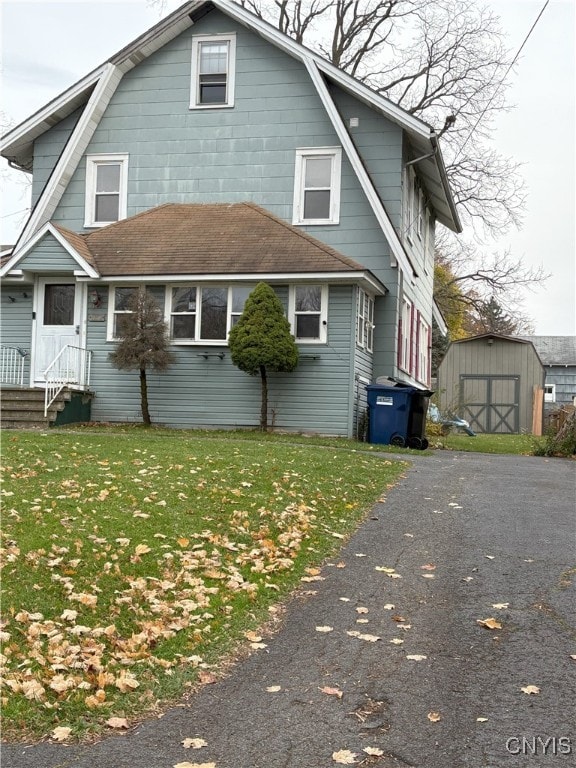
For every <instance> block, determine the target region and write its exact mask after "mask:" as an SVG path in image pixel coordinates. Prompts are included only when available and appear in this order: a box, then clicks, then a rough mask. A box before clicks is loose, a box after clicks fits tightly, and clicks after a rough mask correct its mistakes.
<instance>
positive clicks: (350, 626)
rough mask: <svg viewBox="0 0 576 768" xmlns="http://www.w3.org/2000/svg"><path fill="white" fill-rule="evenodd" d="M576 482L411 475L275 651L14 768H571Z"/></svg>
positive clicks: (444, 458)
mask: <svg viewBox="0 0 576 768" xmlns="http://www.w3.org/2000/svg"><path fill="white" fill-rule="evenodd" d="M386 458H389V457H388V456H387V457H386ZM575 469H576V464H574V462H571V461H569V460H562V459H553V460H552V459H550V460H548V459H544V458H533V457H520V456H518V457H517V456H514V457H512V456H491V455H483V454H465V453H450V452H437V453H436V454H435V455H434V456H433V457H429V458H427V457H417V458H415V460H414V463H413V465H412V468H411V469H410V470H409V471H408V472H407V473H406V477H405V478H404V479H403V480H402V481H401V482H400V483H399V484H398V485H397V486H396V487H395V488H394V489H393V490H392V491H390V492H389V493H388V494H387V498H386V501H385V502H383V503H379V504H377V505H376V506H375V507H374V509H373V512H372V514H371V515H370V516H369V517H368V519H367V520H366V522H365V523H364V524H363V525H362V526H361V527H360V528H359V530H358V531H357V533H356V534H355V535H354V536H353V537H352V539H351V540H350V541H349V542H348V544H347V545H346V546H345V547H344V548H343V550H342V551H341V552H340V553H339V555H338V557H336V558H334V559H333V560H331V561H330V562H328V563H327V564H326V565H325V567H324V568H323V569H322V577H323V580H322V581H317V582H312V583H307V584H303V585H302V590H301V592H300V593H299V594H298V595H297V596H295V598H294V599H293V600H292V601H291V602H290V604H289V605H288V606H287V612H286V615H285V618H284V621H283V623H282V625H281V627H280V630H279V631H278V632H277V633H276V634H275V635H274V636H273V637H270V638H266V643H267V647H266V648H265V649H263V650H260V651H257V652H255V653H254V654H253V655H252V656H250V657H249V658H247V659H246V660H245V661H243V662H240V663H238V664H237V665H236V666H235V667H234V668H233V669H232V670H231V672H230V674H229V675H228V676H227V677H226V678H224V679H223V680H221V681H219V682H217V683H215V684H211V685H207V686H205V687H204V688H203V689H202V690H200V691H199V692H197V693H196V694H194V695H193V696H192V697H191V698H190V699H189V700H188V701H186V702H183V704H182V706H180V707H176V708H174V709H171V710H170V711H168V712H167V713H166V714H165V715H164V716H163V717H162V718H159V719H153V720H149V721H146V722H145V723H143V724H141V725H139V726H138V727H136V728H134V729H133V730H132V731H131V732H128V733H126V734H123V735H114V736H112V737H109V738H106V739H104V740H103V741H101V742H99V743H97V744H94V745H91V746H80V747H79V746H64V745H58V744H48V743H43V744H39V745H35V746H24V745H11V746H4V748H3V750H2V766H3V768H172V766H175V765H177V764H178V763H191V764H192V765H194V764H196V763H198V764H200V765H203V764H207V765H209V766H211V765H212V764H215V766H216V768H332V767H333V766H336V765H338V764H339V763H337V762H335V760H334V758H333V753H336V754H337V755H338V753H339V754H340V756H341V757H340V759H347V758H346V756H347V755H349V754H350V753H352V756H351V757H349V758H348V759H351V760H354V761H355V763H350V764H358V765H365V766H375V768H405V767H406V766H418V767H419V768H466V767H468V766H470V767H471V768H505V767H506V766H524V765H527V766H530V768H533V766H551V765H553V766H556V765H558V766H561V765H566V766H573V765H576V733H575V732H574V714H575V702H576V685H575V682H574V678H575V675H576V660H574V659H573V658H571V654H576V627H575V610H574V609H575V607H576V606H575V603H576V601H575V594H574V583H575V581H576V512H575V499H576V494H575V489H576V483H575V478H576V475H575ZM343 566H344V567H343ZM384 569H386V570H384ZM390 569H394V571H391V570H390ZM392 606H393V607H392ZM495 606H499V607H495ZM490 618H494V619H496V620H497V622H499V623H500V624H501V628H496V629H490V628H488V627H486V626H483V625H481V624H479V623H478V622H479V621H484V620H486V619H490ZM359 621H361V623H359ZM318 627H323V628H327V627H331V628H332V629H331V630H330V631H318V629H317V628H318ZM363 636H364V637H363ZM374 637H376V638H379V639H377V640H374ZM398 641H402V642H398ZM410 657H412V658H410ZM528 686H535V687H536V689H538V692H536V693H526V692H524V691H523V690H522V688H527V690H534V689H530V688H528ZM322 689H324V690H322ZM330 689H333V690H334V691H339V692H341V695H340V694H339V693H336V692H333V693H330ZM195 737H196V738H201V739H204V740H205V741H206V742H207V746H205V747H202V748H201V749H198V750H193V749H185V748H184V747H183V745H182V741H183V740H184V739H186V738H195ZM366 749H368V750H371V751H372V754H370V752H367V751H365V750H366Z"/></svg>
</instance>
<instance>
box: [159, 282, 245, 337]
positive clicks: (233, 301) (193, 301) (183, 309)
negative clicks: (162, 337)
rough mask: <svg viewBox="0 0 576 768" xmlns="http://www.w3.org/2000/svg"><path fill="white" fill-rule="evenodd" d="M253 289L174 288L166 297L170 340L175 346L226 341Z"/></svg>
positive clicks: (234, 286) (233, 287)
mask: <svg viewBox="0 0 576 768" xmlns="http://www.w3.org/2000/svg"><path fill="white" fill-rule="evenodd" d="M253 289H254V286H253V285H202V286H190V285H183V286H176V287H172V288H171V289H170V292H169V295H168V306H167V315H168V316H169V327H170V338H171V340H172V341H173V342H174V343H176V344H178V343H180V344H186V343H188V344H191V343H194V342H197V343H201V342H209V343H216V344H220V343H223V342H225V341H226V339H227V338H228V333H229V332H230V329H231V328H232V327H233V326H234V325H236V323H237V322H238V320H239V319H240V317H241V315H242V312H243V311H244V304H245V303H246V299H247V298H248V296H249V295H250V293H251V291H252V290H253Z"/></svg>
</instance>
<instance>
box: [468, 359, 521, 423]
mask: <svg viewBox="0 0 576 768" xmlns="http://www.w3.org/2000/svg"><path fill="white" fill-rule="evenodd" d="M460 406H461V413H462V417H463V418H465V419H466V420H467V421H469V422H470V426H471V427H472V429H473V430H474V431H475V432H490V433H495V432H498V433H503V434H510V433H512V434H517V433H518V432H519V431H520V377H519V376H467V375H464V374H462V375H461V376H460Z"/></svg>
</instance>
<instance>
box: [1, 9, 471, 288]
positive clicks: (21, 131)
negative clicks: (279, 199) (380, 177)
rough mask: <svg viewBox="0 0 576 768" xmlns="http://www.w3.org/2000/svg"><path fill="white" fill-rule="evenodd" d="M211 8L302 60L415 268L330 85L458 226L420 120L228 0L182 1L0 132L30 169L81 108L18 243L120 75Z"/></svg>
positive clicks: (53, 203) (387, 230)
mask: <svg viewBox="0 0 576 768" xmlns="http://www.w3.org/2000/svg"><path fill="white" fill-rule="evenodd" d="M214 8H216V9H218V10H219V11H221V12H222V13H224V14H226V15H228V16H229V17H231V18H233V19H235V20H236V21H237V22H238V23H240V24H242V25H244V26H245V27H247V28H249V29H250V30H251V31H252V32H254V33H256V34H258V35H260V36H261V37H263V38H264V39H266V40H267V41H268V42H270V43H272V44H273V45H275V46H277V47H279V48H281V49H282V50H283V51H285V52H286V53H287V54H289V55H290V56H292V57H293V58H295V59H297V60H299V61H301V62H302V63H303V65H304V66H305V68H306V70H307V72H308V74H309V76H310V78H311V81H312V82H313V84H314V86H315V88H316V90H317V92H318V95H319V97H320V99H321V101H322V103H323V105H324V107H325V109H326V112H327V114H328V116H329V118H330V120H331V122H332V125H333V127H334V130H335V132H336V134H337V135H338V137H339V140H340V142H341V144H342V147H343V149H344V151H345V153H346V155H347V157H348V159H349V161H350V164H351V166H352V168H353V169H354V172H355V173H356V175H357V177H358V180H359V182H360V184H361V186H362V188H363V190H364V192H365V194H366V197H367V199H368V201H369V203H370V205H371V207H372V210H373V212H374V214H375V216H376V218H377V220H378V222H379V224H380V226H381V228H382V231H383V232H384V234H385V235H386V238H387V240H388V242H389V244H390V248H391V251H392V256H393V259H394V260H395V261H396V263H397V264H398V265H399V266H400V267H401V268H402V269H403V271H405V272H406V273H407V274H416V271H415V267H414V265H413V263H412V261H411V258H410V256H409V255H408V253H407V252H406V250H405V248H404V245H403V243H402V241H401V238H400V236H399V234H398V233H397V231H396V230H395V228H394V226H393V225H392V223H391V220H390V218H389V216H388V213H387V212H386V210H385V208H384V206H383V204H382V201H381V199H380V196H379V195H378V193H377V191H376V189H375V187H374V185H373V182H372V180H371V179H370V176H369V174H368V172H367V171H366V169H365V167H364V163H363V161H362V159H361V157H360V155H359V153H358V150H357V148H356V146H355V145H354V142H353V140H352V138H351V136H350V133H349V131H348V129H347V127H346V126H345V124H344V122H343V120H342V118H341V116H340V114H339V112H338V109H337V108H336V105H335V103H334V100H333V97H332V95H331V93H330V88H329V86H330V85H331V84H336V85H337V86H338V87H340V88H342V89H344V90H345V91H347V92H349V93H351V94H353V95H354V97H355V98H358V99H360V100H361V101H363V102H365V103H366V104H368V105H369V106H370V107H371V108H373V109H375V110H376V111H378V112H379V113H380V114H382V115H383V116H384V117H386V119H388V120H390V121H391V122H393V123H394V124H396V125H398V126H399V127H400V128H401V129H402V130H403V131H404V133H405V135H406V136H407V139H408V142H409V144H410V147H411V151H412V153H413V156H414V160H417V161H418V169H419V174H420V176H421V178H422V180H423V182H424V184H425V186H426V191H427V196H428V198H429V200H430V204H431V206H432V207H433V209H434V212H435V215H436V217H437V218H438V220H439V221H440V223H442V224H443V225H445V226H446V227H448V228H450V229H452V230H454V231H457V232H460V231H461V224H460V221H459V217H458V214H457V211H456V206H455V203H454V200H453V198H452V195H451V192H450V188H449V183H448V178H447V175H446V170H445V167H444V163H443V159H442V154H441V151H440V147H439V145H438V137H437V135H436V133H435V131H434V130H433V129H432V128H431V127H430V126H429V125H427V124H426V123H424V122H423V121H422V120H420V119H418V118H416V117H414V116H413V115H411V114H409V113H408V112H406V111H404V110H403V109H401V108H400V107H398V106H397V105H396V104H394V103H393V102H391V101H389V100H388V99H385V98H383V97H381V96H379V95H378V94H376V93H375V92H374V91H372V90H370V89H369V88H367V87H366V86H364V85H363V84H361V83H360V82H358V81H357V80H355V79H354V78H353V77H351V76H350V75H347V74H346V73H344V72H342V71H341V70H339V69H338V68H337V67H335V66H333V65H332V64H330V63H329V62H328V61H326V60H325V59H323V58H322V57H320V56H319V55H317V54H316V53H314V52H313V51H311V50H309V49H308V48H306V47H304V46H303V45H300V44H299V43H296V42H295V41H294V40H292V39H291V38H289V37H288V36H286V35H284V34H283V33H281V32H280V31H279V30H278V29H276V28H275V27H273V26H272V25H270V24H268V23H266V22H265V21H263V20H262V19H260V18H258V17H256V16H255V15H254V14H252V13H250V12H249V11H247V10H246V9H244V8H242V7H240V6H239V5H236V4H235V3H234V2H231V0H210V1H209V2H208V1H207V0H189V2H186V3H184V5H182V6H181V7H180V8H179V9H177V10H176V11H174V13H172V14H170V15H169V16H167V17H166V18H165V19H163V20H162V21H161V22H160V23H158V24H157V25H155V26H154V27H152V28H151V29H150V30H149V31H148V32H146V33H144V34H143V35H141V36H140V37H138V38H137V39H136V40H135V41H133V42H132V43H130V44H129V45H128V46H126V47H125V48H123V49H122V50H121V51H119V52H118V53H117V54H115V55H114V56H112V57H111V58H110V59H108V61H106V62H105V63H104V64H102V65H101V66H100V67H98V68H97V69H95V70H94V71H93V72H91V73H89V74H88V75H87V76H86V77H84V78H83V79H82V80H80V81H79V82H77V83H76V84H75V85H73V86H72V87H71V88H69V89H68V90H66V91H65V92H64V93H62V94H61V95H60V96H59V97H57V98H56V99H54V100H53V101H51V102H50V103H49V104H47V105H46V106H45V107H44V108H43V109H41V110H39V111H38V112H36V113H35V114H34V115H32V116H31V117H30V118H28V120H26V121H24V122H23V123H21V124H20V125H19V126H17V127H16V128H14V129H12V130H11V131H10V132H9V133H7V134H6V135H5V136H4V137H3V140H2V143H1V144H0V152H1V154H2V156H3V157H5V158H7V159H8V160H9V161H10V162H11V163H12V164H13V165H15V166H17V167H20V168H22V169H24V170H31V167H32V158H33V146H34V141H35V140H36V139H37V138H38V137H39V136H41V135H42V134H43V133H45V132H46V131H48V130H50V128H52V127H53V126H54V125H55V124H56V123H57V122H59V121H60V120H63V119H64V118H66V117H68V116H69V115H71V114H72V113H73V112H75V111H76V110H78V109H80V108H81V109H82V114H81V116H80V118H79V120H78V122H77V124H76V126H75V128H74V130H73V132H72V135H71V137H70V140H69V141H68V143H67V146H66V148H65V150H64V151H63V153H62V155H61V156H60V158H59V160H58V163H57V165H56V167H55V168H54V171H53V173H52V175H51V177H50V179H49V181H48V183H47V184H46V187H45V188H44V190H43V192H42V194H41V196H40V198H39V200H38V201H37V204H36V206H35V208H34V210H33V212H32V214H31V216H30V218H29V220H28V222H27V224H26V227H25V228H24V231H23V233H22V235H21V238H20V242H22V241H25V240H26V239H28V238H29V237H31V236H33V234H34V233H35V232H37V231H38V230H39V229H40V228H41V227H42V226H43V225H44V224H46V223H47V222H48V221H49V220H50V219H51V217H52V215H53V213H54V211H55V209H56V207H57V205H58V202H59V200H60V197H61V195H62V194H63V192H64V190H65V189H66V186H67V184H68V181H69V179H70V178H71V176H72V174H73V172H74V170H75V168H76V166H77V165H78V163H79V161H80V158H81V157H82V155H83V153H84V152H85V150H86V148H87V146H88V144H89V142H90V139H91V137H92V135H93V133H94V130H95V129H96V126H97V125H98V123H99V120H100V118H101V117H102V115H103V114H104V112H105V110H106V108H107V106H108V104H109V102H110V99H111V98H112V96H113V95H114V92H115V90H116V87H117V86H118V84H119V82H120V81H121V79H122V77H123V75H124V74H125V73H126V72H128V71H130V70H131V69H133V68H134V67H136V66H137V65H138V64H139V63H140V62H141V61H143V60H144V59H146V58H147V57H148V56H150V55H151V54H152V53H154V52H155V51H157V50H159V49H160V48H161V47H162V46H164V45H165V44H166V43H168V42H169V41H170V40H172V39H174V38H175V37H177V36H178V35H180V34H181V33H182V32H184V31H185V30H186V29H188V28H190V27H192V26H193V25H194V24H195V23H196V22H197V21H198V20H199V19H200V18H202V17H203V16H204V15H205V14H206V13H208V12H210V11H211V10H212V9H214Z"/></svg>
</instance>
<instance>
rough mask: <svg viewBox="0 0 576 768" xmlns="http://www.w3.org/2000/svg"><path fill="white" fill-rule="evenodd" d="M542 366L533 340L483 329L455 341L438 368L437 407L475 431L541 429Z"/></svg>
mask: <svg viewBox="0 0 576 768" xmlns="http://www.w3.org/2000/svg"><path fill="white" fill-rule="evenodd" d="M544 378H545V371H544V366H543V364H542V361H541V360H540V358H539V356H538V354H537V352H536V350H535V349H534V346H533V344H532V343H531V342H529V341H526V340H525V339H520V338H517V337H510V336H501V335H499V334H494V333H487V334H482V335H480V336H473V337H471V338H468V339H461V340H459V341H454V342H452V344H451V345H450V346H449V348H448V351H447V352H446V355H445V357H444V359H443V360H442V362H441V363H440V366H439V368H438V379H437V392H438V401H439V405H440V410H441V411H442V412H443V413H450V412H452V413H456V414H458V415H459V416H461V417H462V418H464V419H466V420H467V421H468V422H469V423H470V427H471V428H472V429H473V430H474V431H475V432H488V433H501V434H507V433H509V434H518V433H521V432H530V433H532V434H535V435H540V434H542V408H543V402H544Z"/></svg>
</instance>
